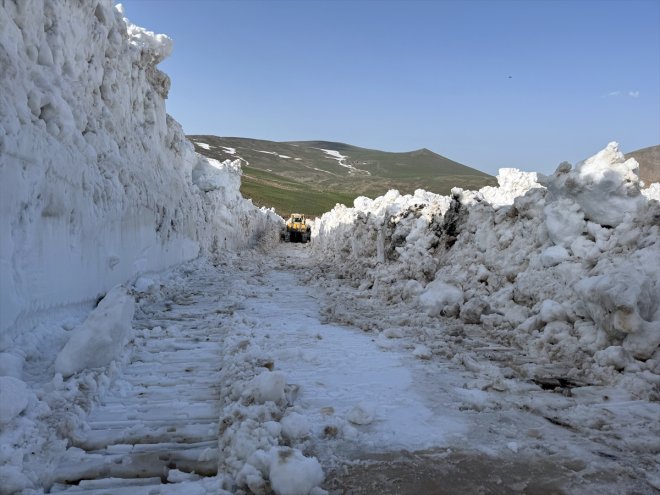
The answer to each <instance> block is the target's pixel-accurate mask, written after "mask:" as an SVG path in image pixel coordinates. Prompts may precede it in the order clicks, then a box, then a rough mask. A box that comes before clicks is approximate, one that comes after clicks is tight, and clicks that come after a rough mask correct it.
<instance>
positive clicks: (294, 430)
mask: <svg viewBox="0 0 660 495" xmlns="http://www.w3.org/2000/svg"><path fill="white" fill-rule="evenodd" d="M280 424H281V425H282V434H283V435H284V436H285V437H286V438H288V439H289V440H298V439H300V438H305V437H306V436H308V435H309V430H310V424H309V421H308V420H307V418H306V417H305V416H303V415H302V414H299V413H297V412H290V413H288V414H287V415H286V416H284V417H283V418H282V420H281V421H280Z"/></svg>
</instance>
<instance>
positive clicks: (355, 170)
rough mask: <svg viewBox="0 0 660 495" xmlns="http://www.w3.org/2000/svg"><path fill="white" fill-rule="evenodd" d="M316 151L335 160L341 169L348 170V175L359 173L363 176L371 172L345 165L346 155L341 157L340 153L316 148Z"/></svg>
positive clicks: (348, 164)
mask: <svg viewBox="0 0 660 495" xmlns="http://www.w3.org/2000/svg"><path fill="white" fill-rule="evenodd" d="M317 149H319V150H321V151H323V153H325V154H326V155H328V156H329V157H331V158H334V159H335V160H337V163H338V164H339V165H341V166H342V167H344V168H347V169H348V172H349V174H355V173H360V174H363V175H371V172H369V171H368V170H362V169H359V168H357V167H354V166H353V165H351V164H350V163H347V162H346V158H348V156H347V155H342V154H341V153H339V151H335V150H326V149H323V148H317Z"/></svg>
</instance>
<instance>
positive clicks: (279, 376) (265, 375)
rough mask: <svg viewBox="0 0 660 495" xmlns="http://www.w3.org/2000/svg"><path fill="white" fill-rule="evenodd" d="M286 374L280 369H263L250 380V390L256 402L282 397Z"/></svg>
mask: <svg viewBox="0 0 660 495" xmlns="http://www.w3.org/2000/svg"><path fill="white" fill-rule="evenodd" d="M285 385H286V375H285V374H284V373H282V372H281V371H268V370H266V371H264V372H262V373H261V374H260V375H257V376H256V377H254V379H253V380H252V384H251V386H252V392H253V394H254V398H255V400H256V401H257V402H261V403H264V402H267V401H273V402H277V401H278V400H282V399H284V386H285Z"/></svg>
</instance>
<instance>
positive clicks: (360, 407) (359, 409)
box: [346, 401, 376, 425]
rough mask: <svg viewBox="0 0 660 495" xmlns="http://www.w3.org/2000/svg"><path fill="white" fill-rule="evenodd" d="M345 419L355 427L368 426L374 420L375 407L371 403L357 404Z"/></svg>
mask: <svg viewBox="0 0 660 495" xmlns="http://www.w3.org/2000/svg"><path fill="white" fill-rule="evenodd" d="M346 419H347V420H348V421H350V422H351V423H353V424H355V425H368V424H369V423H372V422H373V420H374V419H376V405H375V404H373V403H371V402H366V401H362V402H359V403H358V404H357V405H356V406H355V407H353V409H351V410H350V411H349V413H348V416H346Z"/></svg>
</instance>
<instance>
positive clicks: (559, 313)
mask: <svg viewBox="0 0 660 495" xmlns="http://www.w3.org/2000/svg"><path fill="white" fill-rule="evenodd" d="M539 316H540V317H541V321H542V322H544V323H549V322H551V321H557V320H566V309H565V308H564V307H563V306H562V305H561V304H559V303H558V302H555V301H552V300H551V299H546V300H545V301H543V302H542V303H541V311H540V312H539Z"/></svg>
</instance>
